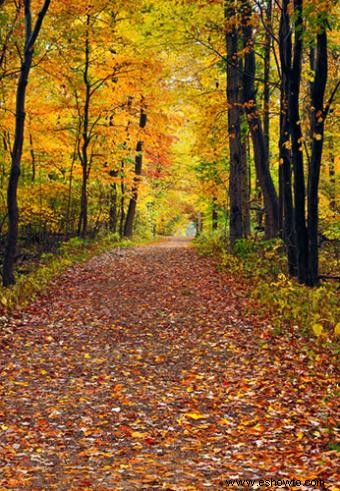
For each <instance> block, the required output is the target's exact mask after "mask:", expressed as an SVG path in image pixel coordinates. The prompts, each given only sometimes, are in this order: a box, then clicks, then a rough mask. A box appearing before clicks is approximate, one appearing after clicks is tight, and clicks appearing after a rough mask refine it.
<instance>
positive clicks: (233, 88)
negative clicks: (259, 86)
mask: <svg viewBox="0 0 340 491" xmlns="http://www.w3.org/2000/svg"><path fill="white" fill-rule="evenodd" d="M236 14H237V12H236V10H235V8H234V6H233V5H232V4H231V3H230V2H228V0H227V1H226V3H225V18H226V19H227V20H230V19H231V18H233V17H235V16H236ZM226 47H227V102H228V134H229V151H230V177H229V198H230V219H229V225H230V242H231V244H232V245H233V244H234V243H235V241H236V240H237V239H240V238H243V237H247V236H248V234H249V232H250V212H249V201H250V200H249V186H248V166H247V151H246V138H245V135H243V134H242V115H243V108H242V106H243V91H242V63H241V59H240V57H239V31H238V29H237V27H235V26H233V27H232V28H231V29H229V30H228V31H227V32H226Z"/></svg>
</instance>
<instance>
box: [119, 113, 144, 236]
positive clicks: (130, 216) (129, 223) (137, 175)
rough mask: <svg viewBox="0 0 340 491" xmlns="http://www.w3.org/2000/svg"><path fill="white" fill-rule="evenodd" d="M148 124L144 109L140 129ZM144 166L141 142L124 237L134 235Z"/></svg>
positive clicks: (140, 142)
mask: <svg viewBox="0 0 340 491" xmlns="http://www.w3.org/2000/svg"><path fill="white" fill-rule="evenodd" d="M146 122H147V116H146V114H145V111H144V109H143V108H141V111H140V119H139V127H140V128H141V129H143V128H145V126H146ZM142 165H143V141H142V140H139V141H138V143H137V146H136V158H135V177H134V179H133V186H132V190H131V198H130V202H129V207H128V211H127V214H126V220H125V227H124V237H128V238H131V237H132V234H133V223H134V219H135V215H136V208H137V200H138V188H139V182H140V177H141V175H142Z"/></svg>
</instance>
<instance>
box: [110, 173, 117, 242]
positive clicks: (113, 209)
mask: <svg viewBox="0 0 340 491" xmlns="http://www.w3.org/2000/svg"><path fill="white" fill-rule="evenodd" d="M110 175H111V176H112V177H114V178H115V179H117V177H118V172H117V171H114V170H112V171H111V172H110ZM110 188H111V190H110V208H109V229H110V231H111V232H113V233H116V232H117V228H118V189H117V183H116V182H114V183H113V184H111V186H110Z"/></svg>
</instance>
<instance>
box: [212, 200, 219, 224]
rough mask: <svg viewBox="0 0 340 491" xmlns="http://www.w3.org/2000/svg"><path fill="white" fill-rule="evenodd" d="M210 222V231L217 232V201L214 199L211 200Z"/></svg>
mask: <svg viewBox="0 0 340 491" xmlns="http://www.w3.org/2000/svg"><path fill="white" fill-rule="evenodd" d="M211 222H212V229H213V230H217V228H218V210H217V199H216V198H215V197H214V198H213V200H212V212H211Z"/></svg>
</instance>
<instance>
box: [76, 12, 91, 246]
mask: <svg viewBox="0 0 340 491" xmlns="http://www.w3.org/2000/svg"><path fill="white" fill-rule="evenodd" d="M89 28H90V16H89V15H88V16H87V18H86V36H85V67H84V74H83V81H84V85H85V100H84V115H83V117H84V121H83V131H82V138H83V142H82V147H81V152H80V155H79V157H80V161H81V166H82V185H81V195H80V215H79V224H78V235H80V236H81V237H82V238H85V237H86V234H87V223H88V216H87V215H88V213H87V204H88V200H87V181H88V178H89V155H88V148H89V145H90V141H91V136H90V132H89V123H90V102H91V81H90V77H89V71H90V29H89Z"/></svg>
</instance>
